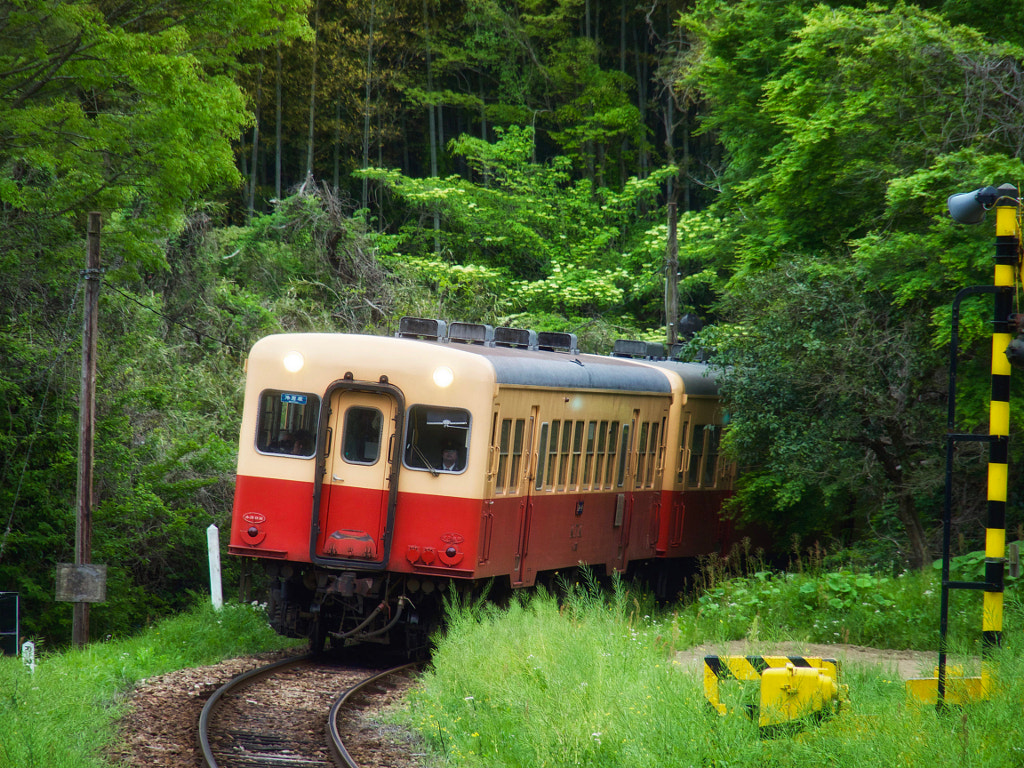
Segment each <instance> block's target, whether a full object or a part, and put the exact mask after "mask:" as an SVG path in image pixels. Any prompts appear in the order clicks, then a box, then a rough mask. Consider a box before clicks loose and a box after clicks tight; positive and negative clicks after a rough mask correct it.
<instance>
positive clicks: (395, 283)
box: [0, 0, 1024, 642]
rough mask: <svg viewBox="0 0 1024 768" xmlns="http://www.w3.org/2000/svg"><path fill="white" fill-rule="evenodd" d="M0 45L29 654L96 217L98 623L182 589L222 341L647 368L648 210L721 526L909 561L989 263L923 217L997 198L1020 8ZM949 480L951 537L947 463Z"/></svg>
mask: <svg viewBox="0 0 1024 768" xmlns="http://www.w3.org/2000/svg"><path fill="white" fill-rule="evenodd" d="M0 22H2V23H0V43H2V44H0V99H2V109H0V225H2V227H3V232H4V238H3V240H2V241H0V264H2V269H3V274H4V276H5V280H4V281H3V283H2V284H0V308H2V314H0V350H2V357H3V361H4V365H3V366H2V368H0V400H2V402H3V404H4V408H3V409H2V410H0V590H12V591H18V592H20V593H21V594H22V596H23V601H24V605H25V608H26V616H27V618H26V629H27V630H28V631H29V632H31V633H32V634H35V635H40V636H46V637H49V638H51V639H52V640H53V641H54V642H61V641H63V639H65V638H66V633H67V624H68V622H67V618H68V615H69V610H70V609H69V608H68V606H66V605H60V604H58V605H57V606H56V610H54V609H53V605H52V594H53V593H52V590H53V569H54V565H55V564H56V563H57V562H67V561H69V560H70V559H71V553H72V547H73V544H74V520H73V518H74V488H75V462H76V456H75V450H76V445H77V436H76V430H77V396H78V392H77V388H78V373H77V367H78V359H77V358H78V354H79V352H78V350H79V348H80V343H81V342H80V330H79V327H80V322H81V321H80V316H81V277H80V270H81V267H82V265H83V258H84V256H83V254H84V229H85V221H86V215H87V213H88V212H89V211H91V210H98V211H101V212H102V213H103V215H104V232H103V239H102V249H103V263H104V267H105V274H104V281H103V288H102V291H101V296H102V301H101V316H100V317H101V320H100V323H101V325H100V328H101V347H100V361H99V376H100V390H99V394H98V398H97V402H98V408H99V424H98V432H97V448H96V452H97V453H96V462H97V479H96V497H97V511H96V534H95V540H94V560H96V561H97V562H106V563H108V564H109V566H110V577H109V581H110V583H109V586H108V595H109V599H108V602H107V603H105V604H103V605H100V606H97V607H96V608H95V609H94V613H93V615H94V619H93V624H94V633H110V632H123V631H128V630H130V629H131V628H132V627H133V626H137V625H139V624H141V623H143V622H145V621H147V620H148V619H149V618H150V617H152V616H156V615H159V614H161V613H164V612H167V611H172V610H176V609H177V608H179V607H180V606H181V605H182V604H183V603H184V602H185V601H187V599H188V598H187V594H188V591H189V590H199V589H202V586H203V583H204V581H205V577H204V573H203V570H204V560H203V558H202V556H201V555H200V554H198V553H201V551H202V531H203V530H204V529H205V527H206V526H207V525H208V524H209V523H210V522H216V523H219V524H220V525H221V527H222V528H226V526H227V521H228V518H229V514H230V512H229V510H230V502H231V492H232V472H233V458H234V456H233V454H234V442H235V440H236V439H237V429H238V418H239V415H238V414H239V394H240V390H239V387H240V369H241V361H242V360H243V359H244V355H245V354H246V350H247V349H248V346H249V345H250V344H251V343H252V342H253V341H254V340H255V339H256V338H258V337H259V336H261V335H264V334H266V333H269V332H275V331H282V330H283V331H288V330H306V329H316V330H347V331H367V332H386V331H387V330H388V329H389V328H391V327H392V325H393V323H394V318H395V317H397V316H399V315H401V314H419V315H428V316H442V317H446V318H448V319H460V320H467V321H484V322H493V323H500V324H514V325H520V326H523V325H528V326H531V327H535V328H539V329H551V330H572V331H574V332H576V333H577V334H578V335H579V336H580V339H581V342H582V345H583V346H585V348H587V349H588V350H589V351H596V352H604V351H608V349H609V348H610V343H611V340H612V339H613V338H616V337H619V336H630V337H634V338H635V337H642V338H648V339H663V338H664V330H663V329H664V323H665V305H664V285H665V251H666V239H667V231H668V227H667V224H666V222H667V214H666V205H667V203H669V202H673V203H675V204H676V205H677V207H678V210H679V227H678V231H679V254H680V256H679V260H680V261H679V263H680V268H679V272H680V274H679V282H680V313H689V314H691V315H696V316H699V317H700V318H701V320H702V321H703V322H704V324H705V330H704V331H703V332H702V333H701V335H700V337H699V338H698V339H696V340H695V341H694V342H693V343H692V344H691V345H690V347H689V348H688V350H689V351H688V354H690V355H694V356H695V355H698V354H704V355H707V354H710V355H712V357H711V359H712V360H713V361H714V362H715V363H716V364H719V365H721V366H723V368H724V374H723V380H724V382H725V386H726V394H727V397H728V403H729V408H730V412H731V415H732V421H731V423H732V429H731V431H730V433H729V437H728V446H727V447H728V448H729V450H731V451H732V453H733V455H734V457H735V458H736V460H737V461H739V462H740V464H741V466H742V467H743V468H744V474H743V480H742V485H741V488H740V493H739V494H738V495H737V498H736V502H735V508H734V510H733V512H734V514H736V515H739V516H741V517H744V518H746V519H751V520H757V521H759V522H761V523H764V524H767V525H769V526H770V527H771V528H772V530H773V531H774V533H775V535H776V536H777V537H778V540H779V541H780V542H782V546H781V548H782V549H785V548H786V547H788V545H789V542H790V540H791V537H796V539H797V541H813V540H815V539H819V540H822V541H826V542H829V543H830V544H832V543H835V544H836V545H842V546H855V547H858V548H859V549H860V551H862V552H864V553H865V555H866V558H867V560H868V561H869V562H893V561H895V562H902V563H909V564H913V565H916V566H920V565H923V564H924V563H925V562H927V561H928V560H929V559H930V558H931V557H933V556H934V555H935V553H936V551H937V550H936V546H935V542H936V538H935V536H936V525H937V520H938V516H939V514H940V505H941V495H942V482H943V478H942V458H941V454H942V451H943V445H944V432H945V412H946V406H947V403H946V394H947V380H946V375H947V374H946V370H947V362H948V353H947V348H946V345H947V342H948V338H949V306H950V302H951V299H952V296H953V295H954V293H955V292H956V291H957V290H958V289H959V288H960V287H963V286H966V285H974V284H987V283H989V282H990V281H991V274H992V268H991V265H992V262H991V257H992V247H991V240H992V232H991V222H990V221H989V222H986V223H985V224H983V225H982V226H981V227H974V228H969V227H963V226H959V225H955V224H953V223H952V222H951V221H950V220H949V219H948V217H947V216H946V215H945V211H944V207H945V199H946V197H947V196H948V195H949V194H951V193H953V192H962V191H967V190H970V189H974V188H977V187H981V186H985V185H989V184H996V185H998V184H1000V183H1002V182H1007V181H1008V182H1011V183H1015V184H1017V183H1019V182H1020V181H1021V180H1022V179H1024V173H1022V172H1021V171H1022V168H1021V149H1022V145H1024V127H1022V124H1021V121H1020V115H1021V114H1022V113H1024V78H1022V65H1024V50H1022V47H1021V46H1022V45H1024V6H1020V4H1013V3H996V2H994V0H979V1H978V2H972V3H967V2H963V1H962V0H944V1H943V0H934V1H932V2H926V1H925V0H922V1H921V2H917V3H912V2H896V3H881V4H877V3H862V2H852V3H840V2H831V3H812V2H807V1H806V0H796V1H793V0H787V2H780V1H779V0H693V1H689V0H687V1H685V2H667V3H665V2H655V3H653V4H651V5H644V6H632V5H629V4H627V3H607V2H600V1H599V0H585V2H568V1H562V2H560V1H559V0H549V1H548V2H534V0H523V1H522V2H510V1H508V0H506V1H504V2H494V1H492V0H462V1H460V2H447V0H419V2H416V3H407V2H403V1H402V0H375V1H374V2H372V3H369V4H366V3H354V2H336V1H333V0H314V1H313V2H303V1H302V0H259V1H256V2H248V3H229V2H226V1H225V0H206V1H204V2H189V1H186V0H177V1H176V2H170V3H167V2H160V3H157V2H151V1H149V0H139V1H138V2H131V3H105V2H64V3H58V2H49V1H44V0H26V1H25V2H19V3H0ZM988 302H989V300H988V299H977V300H972V301H971V302H969V303H968V304H967V305H965V308H964V315H963V318H962V322H961V339H962V349H963V354H962V359H961V361H960V371H961V382H960V389H959V392H960V396H959V402H958V403H957V407H958V413H959V414H960V419H961V423H960V424H959V425H958V428H959V429H961V430H963V431H984V430H985V429H986V425H987V400H988V397H989V392H988V378H987V375H988V370H989V354H990V349H989V344H988V341H987V336H988V334H989V332H990V329H989V325H988V319H989V318H990V316H991V309H990V304H989V303H988ZM1015 386H1016V385H1015ZM1013 396H1014V398H1016V397H1019V393H1018V392H1017V390H1016V389H1014V392H1013ZM1013 427H1014V429H1015V430H1016V429H1017V428H1019V427H1020V423H1019V421H1017V420H1015V421H1014V424H1013ZM1019 457H1020V449H1019V447H1018V446H1017V445H1016V443H1015V442H1014V441H1012V440H1011V466H1014V464H1015V459H1017V458H1019ZM956 477H957V488H956V498H957V499H958V504H957V509H956V513H955V516H956V525H957V533H958V534H959V535H960V536H961V537H962V544H961V545H960V546H962V547H966V548H971V547H976V546H978V544H979V541H980V538H979V537H980V535H981V531H982V529H983V516H984V507H985V503H984V499H985V493H984V482H985V457H984V455H983V452H982V450H981V449H980V448H977V449H976V450H975V449H972V448H964V449H963V450H960V451H958V454H957V474H956ZM1011 483H1012V487H1011V491H1010V505H1009V510H1008V521H1007V525H1008V527H1009V528H1010V529H1011V531H1012V530H1013V528H1014V526H1019V525H1020V524H1021V522H1022V521H1021V515H1020V508H1019V499H1020V496H1021V490H1022V486H1021V483H1020V481H1019V480H1018V479H1016V477H1015V474H1014V473H1011ZM234 567H236V564H235V563H231V564H229V568H234ZM231 575H232V574H230V573H229V579H230V578H231ZM44 609H45V610H44Z"/></svg>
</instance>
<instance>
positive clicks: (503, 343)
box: [494, 327, 537, 350]
mask: <svg viewBox="0 0 1024 768" xmlns="http://www.w3.org/2000/svg"><path fill="white" fill-rule="evenodd" d="M494 346H496V347H510V348H512V349H533V350H535V349H537V332H536V331H531V330H529V329H527V328H505V327H499V328H495V329H494Z"/></svg>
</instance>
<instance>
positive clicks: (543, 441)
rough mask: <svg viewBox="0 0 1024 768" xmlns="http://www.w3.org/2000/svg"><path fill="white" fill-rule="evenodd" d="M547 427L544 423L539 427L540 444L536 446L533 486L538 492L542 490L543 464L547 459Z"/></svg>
mask: <svg viewBox="0 0 1024 768" xmlns="http://www.w3.org/2000/svg"><path fill="white" fill-rule="evenodd" d="M549 426H550V425H549V424H548V423H547V422H546V421H545V422H544V423H543V424H541V425H540V444H539V445H538V446H537V484H536V486H535V488H536V490H538V491H540V490H543V488H544V462H545V460H546V459H547V457H548V428H549Z"/></svg>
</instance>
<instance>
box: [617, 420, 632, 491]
mask: <svg viewBox="0 0 1024 768" xmlns="http://www.w3.org/2000/svg"><path fill="white" fill-rule="evenodd" d="M627 459H629V424H623V425H622V440H621V441H620V443H619V471H618V477H617V479H616V481H615V484H616V485H617V486H618V487H619V488H621V487H622V486H623V485H625V484H626V464H627V463H628V461H627Z"/></svg>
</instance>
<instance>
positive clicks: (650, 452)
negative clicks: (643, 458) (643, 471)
mask: <svg viewBox="0 0 1024 768" xmlns="http://www.w3.org/2000/svg"><path fill="white" fill-rule="evenodd" d="M660 426H661V425H660V424H658V422H656V421H652V422H651V440H650V442H649V443H648V444H647V480H646V483H645V484H646V485H647V487H648V488H651V487H653V486H654V474H655V470H656V469H657V468H658V466H659V461H658V430H659V428H660Z"/></svg>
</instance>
